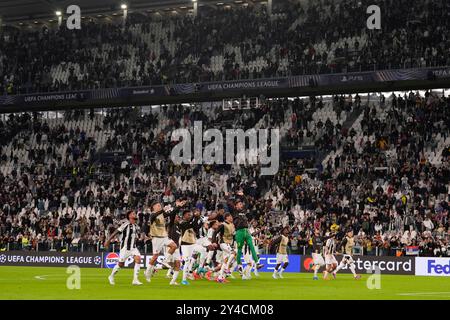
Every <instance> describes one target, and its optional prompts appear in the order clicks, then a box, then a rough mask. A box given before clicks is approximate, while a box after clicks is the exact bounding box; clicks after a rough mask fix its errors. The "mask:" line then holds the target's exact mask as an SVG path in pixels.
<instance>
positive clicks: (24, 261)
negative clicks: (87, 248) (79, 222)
mask: <svg viewBox="0 0 450 320" xmlns="http://www.w3.org/2000/svg"><path fill="white" fill-rule="evenodd" d="M102 258H103V254H102V253H77V252H51V251H47V252H35V251H5V252H0V266H33V267H67V266H71V265H77V266H79V267H83V268H100V267H102V262H103V259H102Z"/></svg>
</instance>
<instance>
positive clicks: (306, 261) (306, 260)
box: [303, 258, 313, 270]
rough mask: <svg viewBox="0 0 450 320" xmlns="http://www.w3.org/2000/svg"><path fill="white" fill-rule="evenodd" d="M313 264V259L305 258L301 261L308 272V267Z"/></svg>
mask: <svg viewBox="0 0 450 320" xmlns="http://www.w3.org/2000/svg"><path fill="white" fill-rule="evenodd" d="M312 263H313V259H312V258H306V259H305V260H304V261H303V267H304V268H305V270H309V269H310V265H311V264H312Z"/></svg>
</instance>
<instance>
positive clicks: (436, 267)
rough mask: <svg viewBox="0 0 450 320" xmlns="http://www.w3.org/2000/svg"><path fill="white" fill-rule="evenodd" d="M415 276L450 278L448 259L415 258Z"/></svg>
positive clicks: (449, 262) (449, 261)
mask: <svg viewBox="0 0 450 320" xmlns="http://www.w3.org/2000/svg"><path fill="white" fill-rule="evenodd" d="M416 276H435V277H450V258H437V257H436V258H425V257H416Z"/></svg>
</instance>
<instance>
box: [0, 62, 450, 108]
mask: <svg viewBox="0 0 450 320" xmlns="http://www.w3.org/2000/svg"><path fill="white" fill-rule="evenodd" d="M430 77H433V78H436V79H449V78H450V67H442V68H421V69H404V70H382V71H373V72H354V73H340V74H320V75H319V74H315V75H302V76H291V77H284V78H267V79H249V80H231V81H216V82H203V83H185V84H171V85H157V86H145V87H131V88H109V89H98V90H84V91H68V92H51V93H38V94H23V95H3V96H0V107H1V106H26V105H30V106H34V105H36V106H40V105H41V106H49V105H53V104H61V103H65V104H69V103H74V104H76V103H89V104H94V103H97V102H98V103H100V102H105V101H107V102H109V103H114V102H121V103H126V102H128V101H130V103H132V102H133V101H136V100H139V99H141V100H145V99H150V98H158V97H169V96H180V95H192V94H196V93H212V94H214V93H223V92H230V93H231V92H242V91H243V90H258V91H259V93H261V94H264V93H265V91H266V90H271V89H272V90H273V89H283V88H301V87H308V86H319V87H320V86H334V85H340V86H342V85H345V84H365V83H367V84H369V83H373V82H391V81H408V80H427V79H430Z"/></svg>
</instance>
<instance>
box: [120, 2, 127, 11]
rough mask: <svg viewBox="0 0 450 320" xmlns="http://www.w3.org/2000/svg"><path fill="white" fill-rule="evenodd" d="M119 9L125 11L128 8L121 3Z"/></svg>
mask: <svg viewBox="0 0 450 320" xmlns="http://www.w3.org/2000/svg"><path fill="white" fill-rule="evenodd" d="M120 8H121V9H122V10H126V9H127V8H128V6H127V5H126V4H125V3H122V4H121V5H120Z"/></svg>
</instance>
